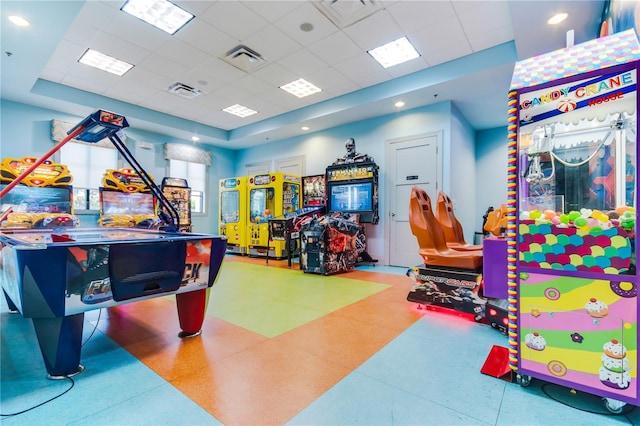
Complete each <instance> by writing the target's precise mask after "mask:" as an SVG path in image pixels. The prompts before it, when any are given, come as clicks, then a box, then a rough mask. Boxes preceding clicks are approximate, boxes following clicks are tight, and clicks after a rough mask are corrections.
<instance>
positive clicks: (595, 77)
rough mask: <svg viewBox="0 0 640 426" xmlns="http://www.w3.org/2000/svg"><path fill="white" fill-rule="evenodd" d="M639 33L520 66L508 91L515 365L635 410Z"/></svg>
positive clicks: (616, 407)
mask: <svg viewBox="0 0 640 426" xmlns="http://www.w3.org/2000/svg"><path fill="white" fill-rule="evenodd" d="M639 59H640V45H639V43H638V40H637V37H636V34H635V32H634V31H633V30H630V31H626V32H620V33H617V34H614V35H612V36H609V37H604V38H600V39H597V40H592V41H589V42H587V43H583V44H579V45H576V46H572V47H567V48H565V49H561V50H558V51H555V52H551V53H549V54H545V55H540V56H537V57H534V58H530V59H527V60H524V61H521V62H518V63H516V67H515V70H514V75H513V79H512V83H511V91H510V93H509V126H508V134H509V148H508V153H509V160H508V161H509V167H508V173H509V176H508V178H509V182H508V188H509V193H508V196H509V201H508V203H509V226H508V228H507V229H508V231H507V236H508V243H507V244H508V246H507V247H508V259H507V260H508V286H509V288H508V299H509V300H508V301H509V329H508V335H509V364H510V366H511V368H512V369H513V370H515V371H516V373H517V375H516V377H517V379H518V382H519V383H520V384H521V385H522V386H527V385H529V383H530V382H531V379H532V378H538V379H541V380H543V381H546V382H550V383H552V384H555V385H560V386H561V387H567V388H570V389H575V390H579V391H583V392H586V393H589V394H593V395H597V396H600V397H602V398H603V401H604V404H605V407H606V408H607V409H608V410H609V411H611V412H612V413H621V412H623V409H624V406H625V405H626V404H632V405H638V404H639V402H640V399H639V396H640V395H639V386H638V370H639V368H638V366H639V358H638V291H637V287H638V281H639V280H638V272H637V267H636V259H637V255H636V253H637V252H636V248H637V243H636V241H635V223H636V220H637V213H636V207H637V201H638V198H637V191H636V188H637V158H638V144H637V129H638V123H637V111H638V96H637V81H638V61H639Z"/></svg>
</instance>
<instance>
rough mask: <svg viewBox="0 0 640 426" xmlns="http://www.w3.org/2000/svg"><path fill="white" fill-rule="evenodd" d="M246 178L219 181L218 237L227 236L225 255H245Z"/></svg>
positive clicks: (247, 215)
mask: <svg viewBox="0 0 640 426" xmlns="http://www.w3.org/2000/svg"><path fill="white" fill-rule="evenodd" d="M247 182H248V179H247V177H246V176H242V177H233V178H227V179H220V228H219V229H220V235H226V236H227V253H236V254H247V231H248V230H247V218H248V217H249V213H248V211H247Z"/></svg>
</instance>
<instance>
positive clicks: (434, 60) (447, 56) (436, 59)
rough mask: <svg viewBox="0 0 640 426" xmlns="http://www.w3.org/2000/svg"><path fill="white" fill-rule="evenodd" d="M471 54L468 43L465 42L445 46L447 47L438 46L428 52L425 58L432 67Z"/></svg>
mask: <svg viewBox="0 0 640 426" xmlns="http://www.w3.org/2000/svg"><path fill="white" fill-rule="evenodd" d="M472 53H473V52H472V51H471V47H470V46H469V43H468V42H467V41H466V40H465V41H460V42H458V43H453V44H447V46H438V47H437V48H436V49H431V50H430V51H428V52H427V53H426V56H427V57H428V58H429V63H430V64H431V65H432V66H434V65H438V64H442V63H445V62H449V61H452V60H454V59H458V58H461V57H463V56H467V55H470V54H472Z"/></svg>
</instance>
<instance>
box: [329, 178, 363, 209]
mask: <svg viewBox="0 0 640 426" xmlns="http://www.w3.org/2000/svg"><path fill="white" fill-rule="evenodd" d="M330 188H331V193H330V197H331V198H330V206H329V208H330V210H331V211H349V212H356V211H371V210H372V209H373V183H372V182H364V183H347V184H340V185H331V187H330Z"/></svg>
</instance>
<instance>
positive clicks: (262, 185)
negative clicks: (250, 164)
mask: <svg viewBox="0 0 640 426" xmlns="http://www.w3.org/2000/svg"><path fill="white" fill-rule="evenodd" d="M300 198H301V191H300V177H299V176H293V175H288V174H284V173H282V172H274V173H268V174H263V175H257V176H253V177H251V178H249V224H248V229H249V235H248V254H249V255H251V256H268V257H271V258H276V259H283V258H285V257H288V256H289V252H290V251H291V247H289V246H287V241H283V240H269V219H273V218H274V217H279V216H284V215H285V214H289V213H293V212H294V211H296V210H298V209H299V208H300V201H301V200H300Z"/></svg>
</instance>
